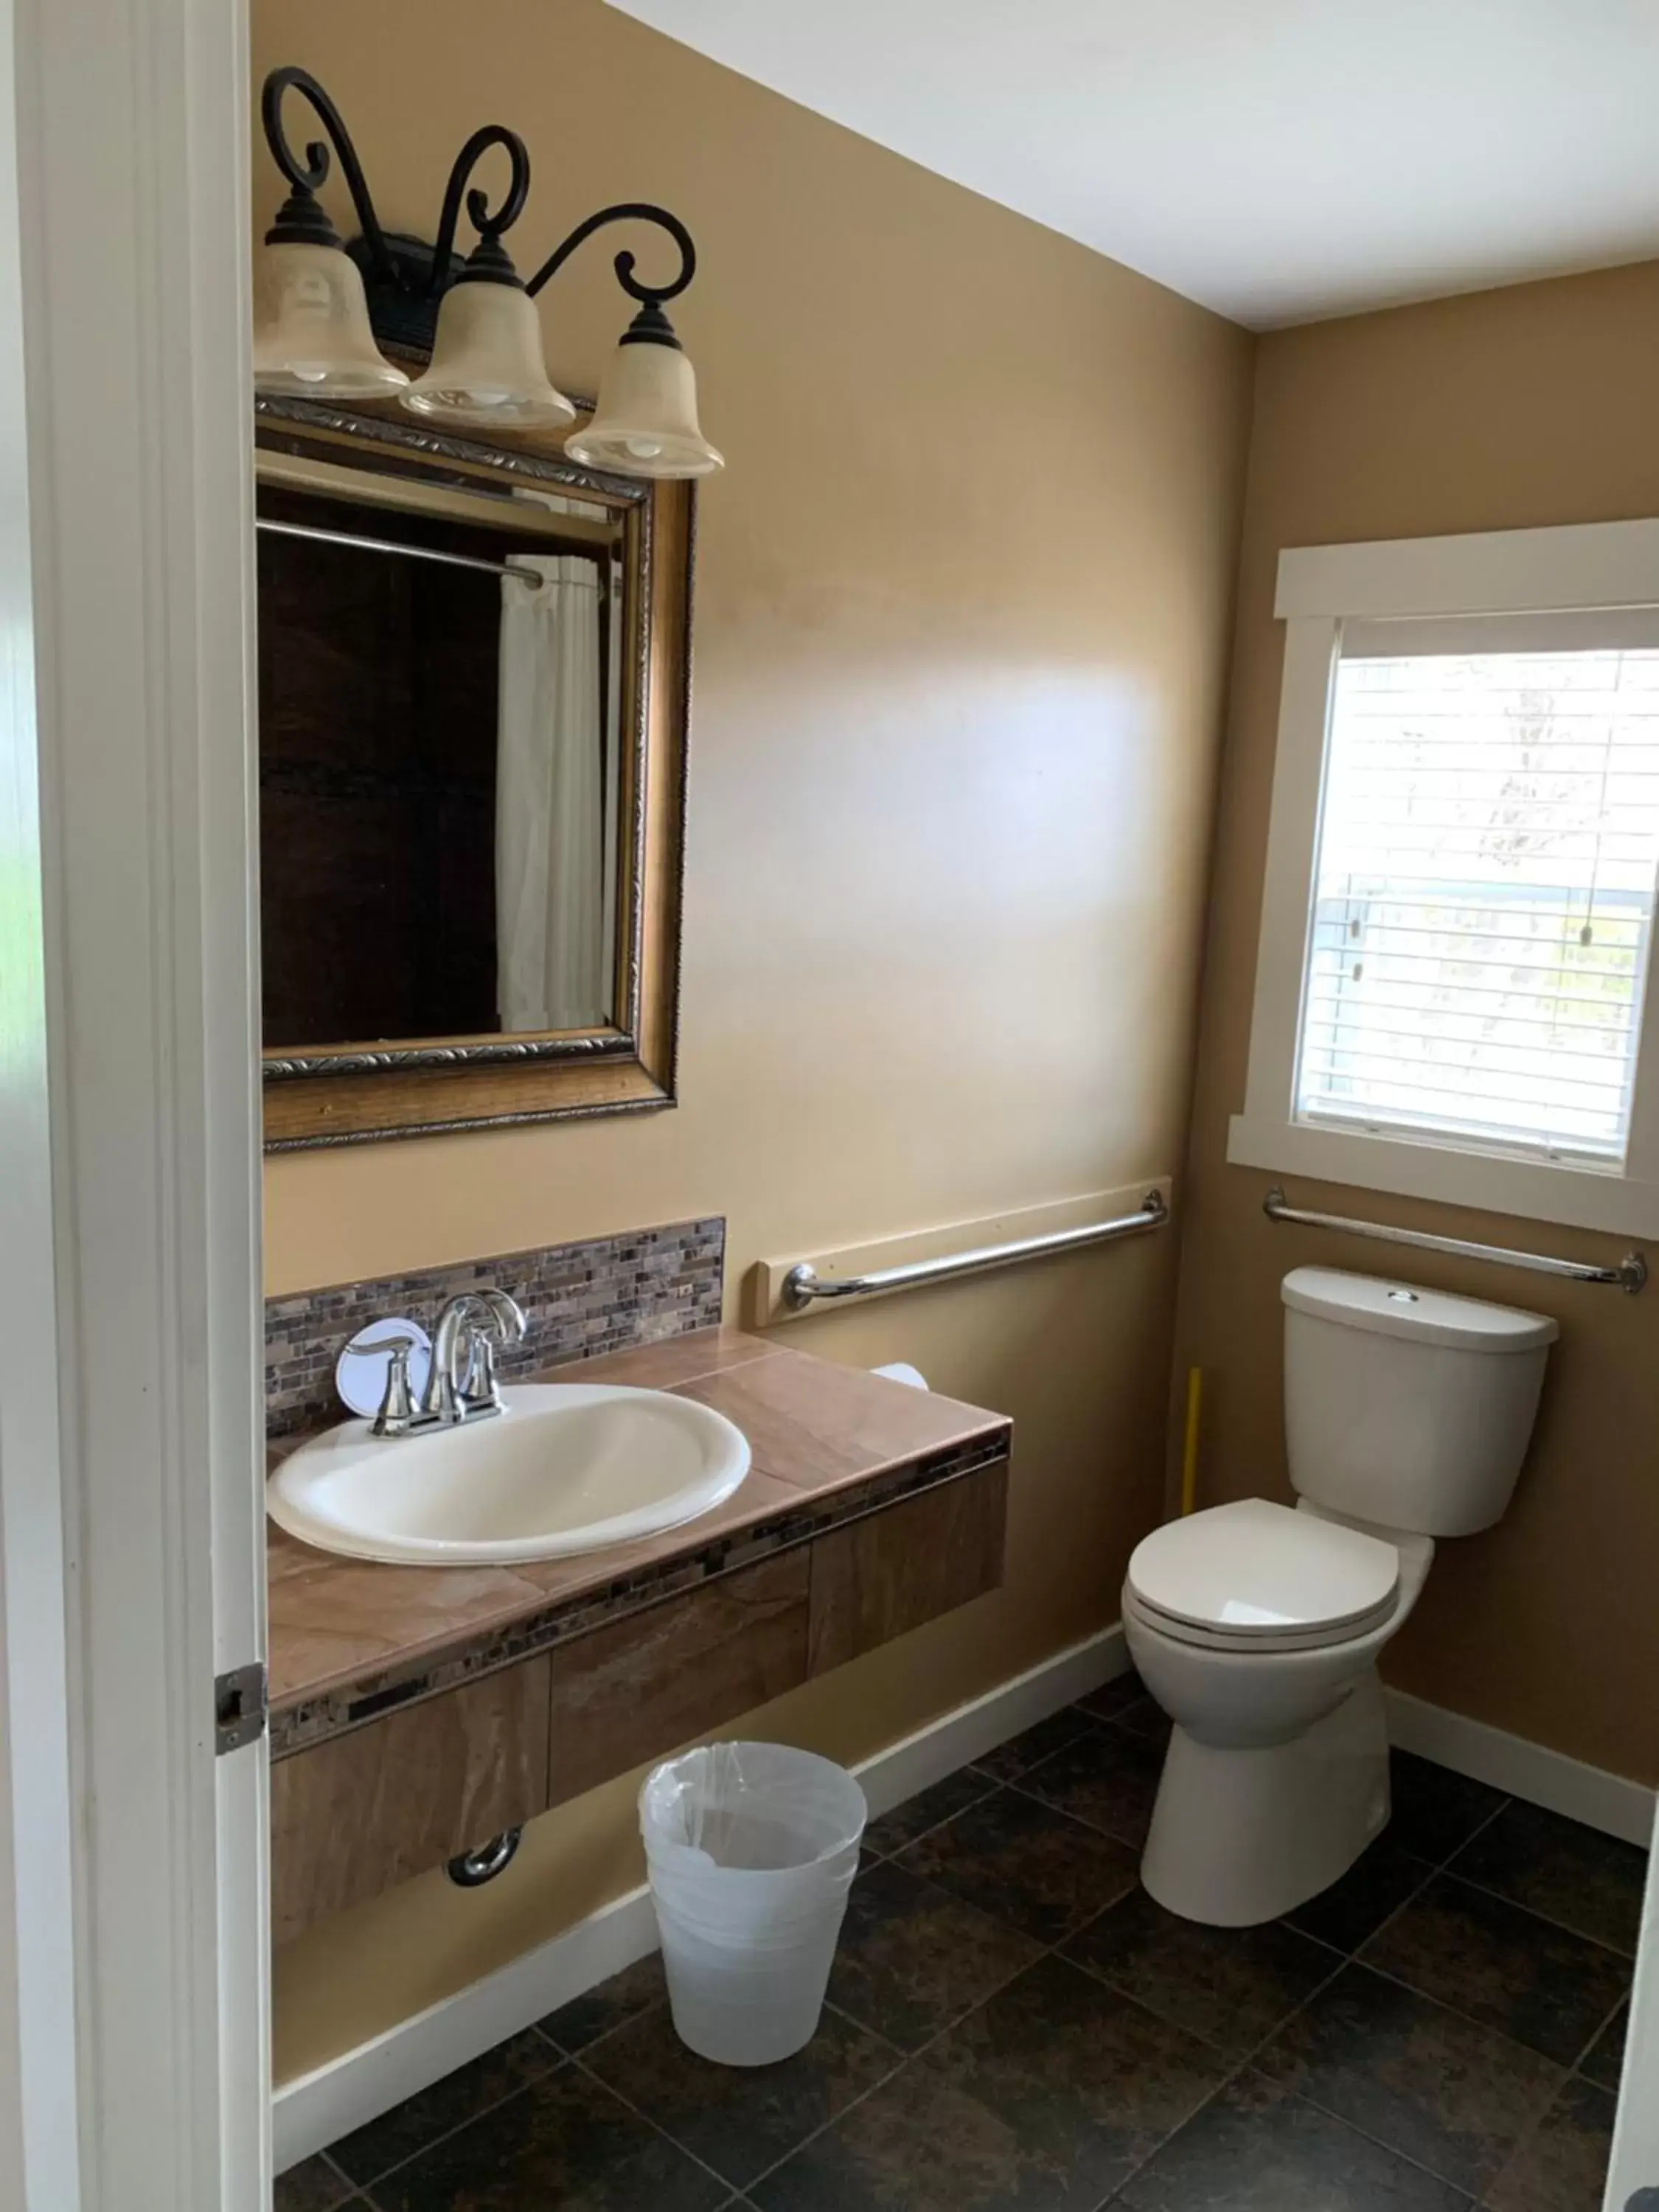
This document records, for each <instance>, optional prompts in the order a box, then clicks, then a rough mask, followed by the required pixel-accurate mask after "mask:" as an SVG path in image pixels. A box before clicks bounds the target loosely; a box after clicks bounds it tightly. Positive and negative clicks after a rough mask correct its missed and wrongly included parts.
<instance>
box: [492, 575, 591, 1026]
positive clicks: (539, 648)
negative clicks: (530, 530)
mask: <svg viewBox="0 0 1659 2212" xmlns="http://www.w3.org/2000/svg"><path fill="white" fill-rule="evenodd" d="M514 567H515V569H516V570H517V571H518V572H519V573H517V574H513V575H510V576H503V577H502V579H501V679H500V701H499V715H500V748H499V752H498V755H497V763H496V775H495V915H496V981H497V992H498V1000H499V1011H500V1014H501V1027H502V1029H503V1030H562V1029H580V1028H583V1027H586V1026H587V1025H590V1024H595V1023H599V1022H602V1021H604V1020H605V1018H606V1017H607V1014H608V1012H609V1008H608V1006H607V1003H606V1001H607V1000H608V997H609V981H610V973H611V962H610V957H609V947H608V945H607V942H606V940H607V937H608V935H609V928H608V924H609V921H610V912H611V902H610V900H609V898H608V896H607V890H608V886H607V884H606V880H605V878H606V875H607V872H608V871H607V867H606V858H607V855H608V854H609V852H610V841H609V840H608V839H607V837H606V836H605V812H606V795H607V794H606V789H605V785H606V781H607V778H606V775H605V769H606V761H605V713H604V685H603V684H602V681H601V665H602V664H601V652H602V636H601V629H602V624H601V611H602V597H601V590H600V583H601V579H600V574H599V568H598V565H597V563H596V562H593V561H592V560H589V559H587V558H586V557H585V556H581V555H578V554H552V555H547V554H521V555H520V556H518V559H517V561H516V562H515V563H514ZM531 569H533V570H534V571H535V572H536V574H537V575H538V577H539V579H540V580H539V581H538V582H532V580H529V578H528V576H527V575H526V574H525V573H524V572H525V571H526V570H531Z"/></svg>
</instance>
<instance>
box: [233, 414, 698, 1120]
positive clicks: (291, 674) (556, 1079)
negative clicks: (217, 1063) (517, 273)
mask: <svg viewBox="0 0 1659 2212" xmlns="http://www.w3.org/2000/svg"><path fill="white" fill-rule="evenodd" d="M254 437H255V477H256V510H257V525H258V592H259V598H258V606H259V643H258V681H259V800H260V874H261V888H260V917H261V939H262V957H261V965H262V973H263V981H264V1011H263V1022H264V1036H263V1044H264V1109H265V1146H266V1149H267V1151H273V1152H283V1151H289V1150H293V1149H296V1148H299V1147H303V1146H317V1145H337V1144H354V1143H365V1142H369V1141H373V1140H376V1139H388V1138H394V1137H414V1136H431V1135H435V1134H439V1133H445V1132H449V1131H453V1130H459V1129H465V1128H472V1127H481V1126H484V1125H488V1124H492V1123H493V1124H500V1123H511V1122H522V1121H548V1120H554V1119H558V1118H561V1117H563V1116H567V1115H592V1114H607V1113H628V1112H640V1111H645V1110H649V1109H653V1108H661V1107H665V1106H671V1105H672V1104H673V1103H674V1060H675V1044H676V1031H677V1025H678V988H679V933H680V884H681V870H682V864H683V844H682V840H683V829H684V779H685V763H686V739H687V727H686V724H687V713H688V707H689V702H690V665H691V590H692V568H693V561H694V553H695V540H696V487H695V485H694V484H692V483H687V482H672V481H657V482H653V483H644V482H640V481H637V480H635V479H630V478H628V477H620V476H611V475H607V474H604V473H601V472H599V471H594V470H592V469H588V468H585V467H582V466H579V465H577V464H575V463H574V462H573V461H570V460H568V459H566V458H565V456H564V455H563V453H561V452H560V451H558V450H557V448H556V447H551V446H550V445H546V444H539V445H538V441H537V440H536V439H535V437H534V436H533V435H526V436H525V437H524V438H522V439H521V440H515V441H513V443H512V444H511V445H510V446H509V445H507V444H505V443H502V444H500V445H497V444H494V443H490V444H486V443H483V442H482V441H479V440H477V439H476V438H474V437H472V436H471V435H460V436H457V435H449V434H447V433H446V432H440V431H437V430H435V429H434V428H428V427H424V426H422V425H420V424H417V423H415V422H411V421H410V417H409V416H408V415H407V414H406V413H404V412H402V410H396V409H395V408H388V409H386V410H382V409H381V408H380V406H379V405H378V404H356V405H353V406H350V407H349V408H348V407H343V406H340V405H334V406H328V405H324V404H319V403H318V402H315V401H312V400H308V399H298V398H286V397H283V398H276V397H262V398H259V399H258V401H257V402H256V416H255V433H254Z"/></svg>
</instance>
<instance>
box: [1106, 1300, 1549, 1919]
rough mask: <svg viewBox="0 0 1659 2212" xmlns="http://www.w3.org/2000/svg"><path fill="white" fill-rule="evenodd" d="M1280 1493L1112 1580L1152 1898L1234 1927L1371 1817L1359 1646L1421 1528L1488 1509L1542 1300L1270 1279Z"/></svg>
mask: <svg viewBox="0 0 1659 2212" xmlns="http://www.w3.org/2000/svg"><path fill="white" fill-rule="evenodd" d="M1284 1298H1285V1308H1286V1318H1285V1413H1286V1432H1287V1443H1288V1449H1289V1460H1290V1473H1291V1483H1292V1486H1293V1487H1294V1488H1295V1489H1296V1490H1297V1491H1298V1492H1300V1493H1301V1495H1300V1498H1299V1500H1298V1502H1297V1505H1296V1506H1295V1507H1294V1508H1292V1507H1290V1506H1287V1505H1282V1504H1276V1503H1273V1502H1272V1501H1271V1500H1269V1499H1267V1498H1244V1499H1240V1500H1237V1501H1235V1502H1233V1503H1231V1504H1225V1505H1218V1506H1213V1507H1211V1508H1209V1509H1208V1510H1206V1511H1204V1512H1200V1513H1195V1514H1192V1515H1190V1516H1188V1517H1187V1518H1185V1519H1183V1520H1181V1521H1176V1522H1170V1524H1168V1525H1167V1526H1166V1527H1164V1528H1159V1529H1157V1530H1155V1531H1154V1532H1153V1533H1152V1535H1150V1536H1149V1537H1147V1538H1146V1540H1145V1541H1143V1542H1142V1543H1141V1544H1139V1546H1138V1547H1136V1549H1135V1552H1134V1553H1133V1557H1132V1559H1131V1560H1130V1562H1129V1570H1128V1574H1127V1578H1126V1580H1125V1583H1124V1588H1123V1599H1122V1608H1123V1626H1124V1632H1125V1635H1126V1638H1127V1643H1128V1647H1129V1653H1130V1656H1131V1657H1132V1658H1133V1661H1134V1663H1135V1666H1136V1668H1138V1669H1139V1674H1140V1675H1141V1678H1142V1680H1144V1681H1145V1682H1146V1687H1147V1689H1148V1690H1149V1691H1150V1692H1151V1693H1152V1697H1153V1698H1154V1699H1156V1700H1157V1702H1158V1705H1160V1706H1161V1707H1162V1708H1163V1710H1164V1712H1166V1713H1167V1714H1168V1715H1169V1717H1170V1721H1171V1722H1172V1723H1173V1724H1174V1725H1173V1729H1172V1731H1171V1735H1170V1748H1169V1751H1168V1753H1167V1754H1166V1757H1165V1761H1164V1772H1163V1776H1162V1778H1161V1779H1160V1782H1159V1785H1158V1801H1157V1804H1156V1807H1155V1808H1154V1811H1153V1815H1152V1827H1151V1830H1150V1832H1149V1834H1148V1838H1147V1843H1146V1852H1145V1855H1144V1857H1143V1860H1142V1865H1141V1874H1142V1879H1143V1881H1144V1882H1145V1884H1146V1888H1147V1890H1148V1891H1149V1893H1151V1894H1152V1896H1153V1897H1154V1898H1155V1899H1157V1900H1158V1903H1159V1904H1161V1905H1164V1906H1166V1907H1167V1908H1168V1909H1169V1910H1170V1911H1173V1912H1176V1913H1179V1914H1181V1915H1182V1917H1184V1918H1187V1919H1189V1920H1198V1921H1203V1922H1206V1923H1211V1924H1212V1925H1216V1926H1224V1927H1244V1926H1249V1925H1251V1924H1253V1923H1255V1922H1258V1921H1263V1920H1270V1919H1274V1918H1276V1917H1278V1916H1279V1914H1280V1913H1283V1912H1286V1911H1290V1910H1291V1908H1292V1907H1294V1906H1295V1905H1299V1904H1302V1903H1304V1902H1305V1901H1306V1899H1309V1898H1310V1897H1313V1896H1316V1895H1317V1894H1318V1893H1319V1892H1320V1891H1321V1890H1322V1889H1326V1888H1328V1887H1329V1886H1330V1884H1331V1883H1332V1882H1334V1881H1337V1880H1339V1879H1340V1876H1341V1875H1343V1874H1344V1873H1346V1870H1347V1869H1348V1868H1349V1867H1350V1866H1352V1863H1353V1862H1354V1860H1355V1859H1357V1858H1358V1856H1359V1854H1360V1853H1361V1851H1363V1850H1364V1848H1365V1846H1366V1844H1368V1843H1370V1840H1371V1839H1372V1838H1373V1837H1374V1836H1376V1834H1377V1833H1378V1832H1380V1830H1381V1829H1382V1828H1383V1826H1385V1825H1386V1823H1387V1820H1388V1818H1389V1762H1388V1737H1387V1732H1386V1728H1385V1724H1384V1716H1383V1693H1382V1686H1381V1683H1380V1680H1379V1679H1378V1675H1377V1671H1376V1662H1377V1658H1378V1655H1379V1654H1380V1653H1381V1651H1382V1650H1383V1646H1384V1645H1385V1644H1387V1643H1388V1641H1389V1638H1390V1637H1391V1636H1393V1635H1394V1634H1395V1632H1396V1631H1397V1630H1398V1629H1399V1628H1400V1627H1401V1626H1402V1625H1403V1623H1404V1622H1405V1620H1407V1617H1408V1615H1409V1614H1410V1613H1411V1611H1412V1608H1413V1606H1414V1605H1415V1604H1416V1602H1417V1600H1418V1597H1419V1593H1420V1592H1421V1590H1422V1588H1423V1585H1424V1583H1425V1579H1426V1577H1427V1575H1428V1572H1429V1569H1430V1567H1431V1565H1432V1564H1433V1560H1434V1553H1435V1539H1436V1538H1437V1536H1445V1535H1461V1534H1473V1533H1474V1532H1475V1531H1476V1530H1478V1529H1480V1528H1488V1527H1490V1526H1491V1525H1492V1522H1495V1521H1496V1520H1498V1518H1499V1517H1500V1516H1501V1515H1502V1514H1503V1512H1504V1510H1505V1509H1506V1507H1507V1505H1508V1504H1509V1501H1510V1497H1511V1496H1512V1494H1513V1492H1514V1487H1515V1483H1516V1479H1517V1477H1518V1475H1519V1473H1520V1468H1521V1463H1522V1458H1523V1456H1524V1455H1525V1451H1526V1446H1527V1443H1528V1438H1529V1437H1530V1435H1531V1432H1532V1427H1533V1422H1534V1417H1535V1414H1536V1410H1537V1403H1538V1396H1539V1392H1540V1389H1541V1386H1542V1382H1543V1373H1544V1364H1545V1361H1546V1359H1547V1355H1548V1347H1549V1345H1550V1344H1551V1342H1552V1341H1553V1340H1554V1337H1555V1335H1556V1334H1557V1330H1556V1324H1555V1323H1554V1322H1553V1321H1551V1320H1549V1319H1547V1317H1544V1316H1539V1315H1534V1314H1523V1313H1519V1312H1516V1311H1514V1310H1510V1309H1509V1308H1507V1307H1501V1306H1489V1305H1486V1304H1481V1303H1480V1302H1478V1301H1476V1300H1474V1299H1468V1298H1453V1297H1441V1296H1438V1295H1437V1294H1435V1293H1432V1292H1430V1291H1417V1290H1413V1289H1412V1288H1411V1287H1410V1286H1409V1285H1404V1284H1397V1283H1387V1282H1380V1281H1377V1280H1376V1279H1373V1278H1371V1277H1369V1276H1361V1275H1349V1274H1344V1273H1339V1272H1338V1271H1336V1270H1334V1269H1328V1268H1300V1269H1298V1270H1297V1272H1296V1273H1294V1274H1292V1275H1291V1276H1289V1277H1287V1278H1286V1279H1285V1286H1284Z"/></svg>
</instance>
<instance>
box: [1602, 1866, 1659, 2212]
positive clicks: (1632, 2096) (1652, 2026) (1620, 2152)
mask: <svg viewBox="0 0 1659 2212" xmlns="http://www.w3.org/2000/svg"><path fill="white" fill-rule="evenodd" d="M1648 1864H1649V1874H1648V1899H1647V1908H1646V1910H1645V1911H1644V1914H1643V1917H1642V1941H1641V1945H1640V1948H1638V1952H1637V1954H1636V1989H1635V1993H1634V1996H1633V1997H1632V2003H1631V2020H1630V2033H1629V2038H1628V2040H1627V2041H1626V2047H1625V2077H1624V2082H1623V2086H1622V2087H1621V2088H1620V2096H1619V2124H1618V2127H1617V2129H1616V2130H1615V2132H1614V2135H1613V2167H1612V2171H1611V2172H1610V2173H1609V2174H1608V2176H1607V2212H1659V1822H1656V1825H1655V1828H1654V1837H1653V1857H1651V1859H1650V1861H1649V1863H1648Z"/></svg>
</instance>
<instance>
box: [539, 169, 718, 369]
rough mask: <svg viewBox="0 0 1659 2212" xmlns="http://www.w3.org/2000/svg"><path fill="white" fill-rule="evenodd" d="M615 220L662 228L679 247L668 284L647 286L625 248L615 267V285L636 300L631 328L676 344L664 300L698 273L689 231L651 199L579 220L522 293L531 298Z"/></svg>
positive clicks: (675, 296)
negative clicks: (636, 310)
mask: <svg viewBox="0 0 1659 2212" xmlns="http://www.w3.org/2000/svg"><path fill="white" fill-rule="evenodd" d="M613 222H653V223H655V224H656V226H657V228H658V229H659V230H665V231H666V232H667V233H668V235H669V236H670V237H671V239H672V240H673V241H674V243H675V245H676V246H678V247H679V249H680V265H679V270H678V275H676V276H673V277H672V278H671V280H670V281H669V282H668V283H666V284H645V283H641V281H640V279H639V278H638V277H637V276H635V274H634V270H635V266H636V265H637V264H636V263H635V258H634V256H633V255H632V254H631V253H629V252H627V251H626V250H624V251H623V252H621V253H619V254H618V255H617V258H616V262H615V264H614V266H615V269H616V271H617V283H619V284H620V285H621V286H622V288H623V291H624V292H626V293H627V295H628V296H629V299H630V300H637V301H639V302H640V313H639V314H638V315H637V316H636V317H635V323H634V328H635V331H639V332H640V334H641V336H644V335H645V334H646V330H647V327H648V328H649V331H650V334H651V335H652V336H653V337H657V338H659V339H660V338H662V337H664V336H666V337H667V338H668V340H669V341H670V342H671V343H678V341H677V340H675V339H674V337H673V332H672V331H671V327H670V325H669V321H668V318H667V317H666V316H665V314H664V313H663V312H662V304H663V301H665V300H678V297H679V295H680V294H681V293H682V292H683V291H684V289H685V288H686V286H687V285H688V284H689V283H690V282H691V279H692V278H693V277H694V276H696V273H697V249H696V244H695V242H694V241H693V239H692V236H691V234H690V231H689V230H688V229H687V228H686V227H685V225H684V223H683V222H681V221H680V219H679V217H678V216H677V215H671V214H670V213H669V211H668V210H667V209H666V208H664V207H657V206H654V205H653V204H652V202H651V201H649V200H622V201H619V202H618V204H617V205H616V206H615V207H608V208H601V209H600V210H599V213H598V214H597V215H591V216H588V218H587V220H586V222H579V223H578V224H577V225H576V228H574V230H573V231H572V232H571V234H570V235H569V237H568V238H567V239H565V240H562V242H561V243H560V244H559V245H557V246H555V247H554V249H553V251H552V252H551V253H550V254H549V255H548V257H547V258H546V260H545V261H544V262H543V264H542V265H541V267H540V268H539V269H538V270H537V271H536V273H535V275H534V276H532V277H531V278H529V280H528V281H527V282H526V285H525V289H526V292H528V293H529V294H530V295H531V296H532V298H533V297H534V296H535V295H536V294H537V293H538V292H539V291H540V290H541V289H542V287H543V285H544V284H545V283H548V281H549V280H550V278H551V277H554V276H557V275H558V273H559V271H560V270H561V269H562V268H563V266H564V264H565V263H566V262H567V261H568V260H569V258H570V257H571V255H572V254H573V253H574V252H575V251H576V248H577V247H578V246H584V245H586V242H587V240H589V239H590V238H592V235H593V234H594V232H595V231H596V230H604V229H605V228H607V226H608V225H610V224H611V223H613Z"/></svg>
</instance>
